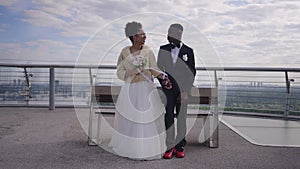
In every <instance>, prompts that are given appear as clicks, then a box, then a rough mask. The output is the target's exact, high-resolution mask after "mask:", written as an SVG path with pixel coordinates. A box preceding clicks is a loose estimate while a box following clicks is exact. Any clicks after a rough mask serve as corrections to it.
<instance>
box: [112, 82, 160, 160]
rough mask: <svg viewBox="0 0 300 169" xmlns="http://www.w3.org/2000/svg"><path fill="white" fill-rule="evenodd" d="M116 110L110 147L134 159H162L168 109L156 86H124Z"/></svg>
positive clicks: (147, 84) (131, 84)
mask: <svg viewBox="0 0 300 169" xmlns="http://www.w3.org/2000/svg"><path fill="white" fill-rule="evenodd" d="M116 109H117V112H116V115H115V121H114V131H113V136H112V139H111V141H110V143H109V145H108V147H109V148H111V149H112V150H113V152H114V153H116V154H118V155H120V156H123V157H129V158H131V159H137V160H152V159H160V158H161V157H162V154H163V153H164V151H165V125H164V112H165V108H164V106H163V104H162V102H161V99H160V97H159V94H158V91H157V89H156V87H155V86H154V85H153V83H149V82H148V81H140V82H136V83H125V84H124V85H123V87H122V89H121V91H120V94H119V97H118V100H117V102H116Z"/></svg>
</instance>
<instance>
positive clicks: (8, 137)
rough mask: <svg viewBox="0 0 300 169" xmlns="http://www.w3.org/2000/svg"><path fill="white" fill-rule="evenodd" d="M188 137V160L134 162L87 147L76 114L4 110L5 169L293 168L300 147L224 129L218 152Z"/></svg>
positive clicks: (0, 163)
mask: <svg viewBox="0 0 300 169" xmlns="http://www.w3.org/2000/svg"><path fill="white" fill-rule="evenodd" d="M194 133H196V132H195V131H193V130H192V131H191V132H190V133H189V135H188V138H187V139H188V144H187V147H186V157H185V158H184V159H177V158H173V159H171V160H165V159H161V160H154V161H134V160H130V159H127V158H122V157H118V156H116V155H114V154H111V153H109V152H107V151H105V150H103V149H102V148H100V147H98V146H95V147H91V146H87V136H86V134H85V132H84V131H83V129H82V128H81V126H80V123H79V122H78V119H77V116H76V113H75V110H74V109H71V108H57V109H55V111H49V110H48V109H47V108H0V168H1V169H2V168H3V169H18V168H20V169H21V168H22V169H38V168H41V169H54V168H55V169H56V168H58V169H64V168H66V169H74V168H75V169H76V168H78V169H85V168H86V169H94V168H99V169H100V168H101V169H102V168H103V169H110V168H111V169H127V168H128V169H129V168H130V169H148V168H149V169H160V168H162V169H165V168H172V169H182V168H185V169H201V168H203V169H248V168H249V169H283V168H284V169H295V168H300V160H299V157H300V148H293V147H269V146H268V147H264V146H257V145H254V144H251V143H250V142H248V141H247V140H245V139H244V138H243V137H241V136H239V135H238V134H236V133H235V132H234V131H232V130H231V129H230V128H228V127H227V126H225V125H223V124H220V131H219V134H220V136H219V141H220V143H219V148H213V149H211V148H208V147H206V146H204V145H202V144H199V143H197V142H196V141H194V139H193V138H194V135H195V134H194Z"/></svg>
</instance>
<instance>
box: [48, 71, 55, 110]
mask: <svg viewBox="0 0 300 169" xmlns="http://www.w3.org/2000/svg"><path fill="white" fill-rule="evenodd" d="M49 82H50V83H49V110H54V109H55V96H54V95H55V72H54V68H53V67H52V68H50V74H49Z"/></svg>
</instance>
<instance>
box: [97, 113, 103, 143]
mask: <svg viewBox="0 0 300 169" xmlns="http://www.w3.org/2000/svg"><path fill="white" fill-rule="evenodd" d="M97 120H98V122H97V131H96V132H97V138H96V142H97V143H98V144H101V143H102V140H101V138H100V136H101V133H100V132H101V122H102V115H101V113H100V114H98V119H97Z"/></svg>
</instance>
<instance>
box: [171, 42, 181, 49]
mask: <svg viewBox="0 0 300 169" xmlns="http://www.w3.org/2000/svg"><path fill="white" fill-rule="evenodd" d="M171 47H172V49H174V48H175V47H177V48H180V43H179V44H177V45H176V44H174V43H171Z"/></svg>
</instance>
